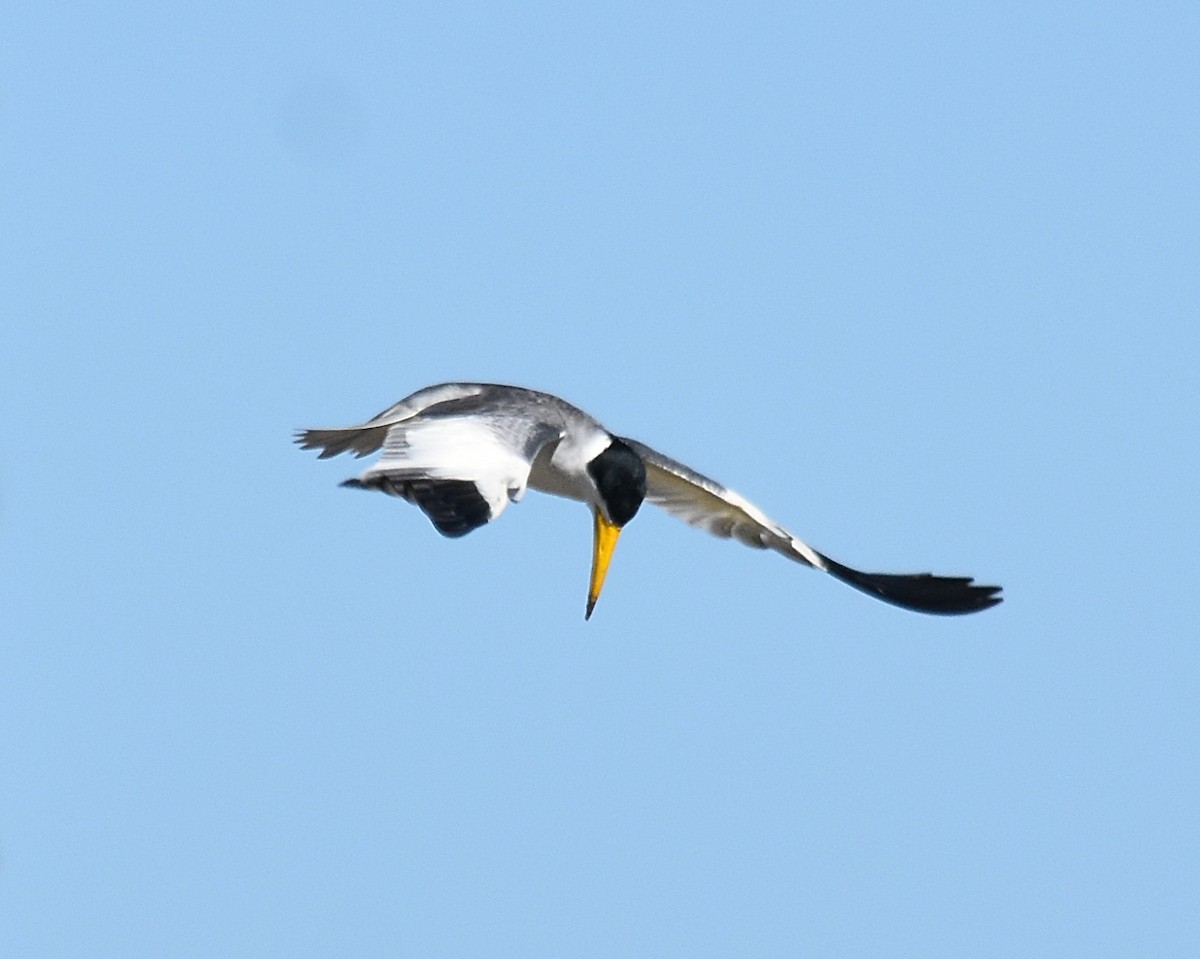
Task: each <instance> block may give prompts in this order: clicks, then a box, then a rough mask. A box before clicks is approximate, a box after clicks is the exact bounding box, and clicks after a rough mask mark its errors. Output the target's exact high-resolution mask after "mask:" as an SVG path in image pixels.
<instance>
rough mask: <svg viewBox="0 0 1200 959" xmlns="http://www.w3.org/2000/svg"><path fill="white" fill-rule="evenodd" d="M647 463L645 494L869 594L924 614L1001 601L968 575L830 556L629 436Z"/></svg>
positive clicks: (694, 521)
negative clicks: (871, 567)
mask: <svg viewBox="0 0 1200 959" xmlns="http://www.w3.org/2000/svg"><path fill="white" fill-rule="evenodd" d="M625 442H626V443H628V444H629V445H630V446H631V447H633V449H634V450H635V451H636V452H637V454H638V455H639V456H641V458H642V461H643V462H644V463H645V464H646V499H647V500H649V501H650V502H651V503H653V504H654V505H655V506H659V507H661V508H662V509H664V510H666V511H667V512H668V513H670V514H671V515H673V516H677V517H678V518H679V519H681V520H683V521H684V522H685V523H689V524H690V525H692V526H698V527H700V528H701V529H704V530H706V531H707V532H709V533H712V534H713V535H714V536H720V537H724V538H732V539H736V540H737V541H738V542H739V543H745V544H746V545H747V546H753V547H755V548H756V549H771V550H774V551H775V552H777V553H779V554H781V555H783V556H786V557H787V558H788V559H791V560H794V561H796V562H798V563H803V564H804V565H806V566H813V567H816V568H817V569H820V570H824V571H825V572H827V573H829V574H830V575H831V576H834V577H836V578H837V579H840V580H841V581H842V582H843V583H846V584H847V585H849V586H853V587H854V588H855V589H858V590H861V591H862V592H864V593H866V594H867V595H869V596H874V597H875V598H876V599H881V600H884V601H885V602H888V603H892V604H894V605H896V606H902V607H904V608H905V609H912V610H917V611H919V612H923V613H944V614H952V613H973V612H977V611H979V610H982V609H987V608H988V607H989V606H995V605H996V604H997V603H999V602H1000V601H1001V598H1000V596H999V595H997V594H998V593H999V592H1000V587H999V586H978V585H975V583H974V580H972V579H971V578H970V577H969V576H934V575H933V574H932V573H899V574H897V573H864V572H862V571H861V570H857V569H853V568H851V567H849V566H844V565H843V564H841V563H839V562H837V561H836V560H832V559H830V558H829V557H828V556H825V555H824V554H822V553H819V552H817V551H816V550H815V549H813V548H812V547H811V546H809V545H808V544H807V543H805V542H804V541H803V540H801V539H799V538H798V537H796V536H794V535H792V534H791V533H789V532H788V531H787V530H786V529H784V528H783V527H782V526H780V525H779V524H778V523H776V522H775V521H774V520H773V519H771V518H770V517H768V516H767V515H766V514H765V513H763V512H762V510H760V509H759V508H758V507H757V506H755V505H754V504H753V503H751V502H750V501H749V500H747V499H746V498H745V497H743V496H741V495H740V494H738V493H735V492H734V491H733V490H731V489H729V488H727V487H725V486H722V485H721V484H720V483H718V482H717V481H716V480H713V479H709V478H708V477H707V476H704V475H703V474H701V473H697V472H696V471H695V470H693V469H691V468H690V467H688V466H684V465H683V464H682V463H679V462H677V461H676V460H673V459H671V458H670V457H669V456H664V455H663V454H662V453H659V452H658V451H657V450H653V449H651V448H650V447H648V446H646V445H645V444H644V443H639V442H637V441H636V440H629V439H626V440H625Z"/></svg>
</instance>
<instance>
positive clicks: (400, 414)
mask: <svg viewBox="0 0 1200 959" xmlns="http://www.w3.org/2000/svg"><path fill="white" fill-rule="evenodd" d="M486 388H487V387H485V386H484V385H483V384H481V383H443V384H441V385H440V386H429V387H426V388H425V389H423V390H417V392H415V393H413V394H412V395H411V396H406V397H405V398H404V399H402V400H401V401H400V402H399V403H393V404H392V405H391V406H389V407H388V408H387V409H386V410H384V411H383V412H382V413H378V414H376V415H375V416H372V417H371V418H370V419H369V420H367V421H366V422H365V423H360V424H359V425H358V426H339V427H331V428H328V429H311V430H300V431H299V432H298V433H296V442H297V443H299V444H300V448H301V449H305V450H316V449H319V450H320V451H321V452H320V455H319V458H320V459H328V458H329V457H331V456H337V455H338V454H339V453H347V452H350V453H353V454H354V455H355V456H360V457H361V456H367V455H369V454H371V453H374V452H375V451H376V450H378V449H379V448H380V447H382V446H383V441H384V440H385V439H386V438H387V434H388V430H390V429H391V428H392V427H393V426H395V425H396V424H397V423H401V422H403V421H405V420H409V419H412V418H413V417H415V416H419V415H420V414H421V413H423V412H425V411H426V410H429V409H431V408H432V407H436V406H438V405H439V404H443V403H449V402H453V401H462V400H466V399H470V398H472V397H478V396H479V395H480V394H481V393H483V392H484V391H485V389H486Z"/></svg>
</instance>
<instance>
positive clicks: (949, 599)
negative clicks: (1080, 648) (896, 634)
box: [818, 554, 1004, 616]
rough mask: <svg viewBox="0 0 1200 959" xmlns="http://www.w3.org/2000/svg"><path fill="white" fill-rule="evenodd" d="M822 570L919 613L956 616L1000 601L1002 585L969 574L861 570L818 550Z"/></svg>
mask: <svg viewBox="0 0 1200 959" xmlns="http://www.w3.org/2000/svg"><path fill="white" fill-rule="evenodd" d="M818 555H819V556H820V557H821V560H822V562H823V563H824V565H825V571H826V572H827V573H829V574H831V575H832V576H834V577H836V578H837V579H840V580H841V581H842V582H843V583H845V584H846V585H848V586H853V587H854V588H855V589H857V590H859V591H860V592H863V593H866V594H867V595H868V596H874V597H875V598H876V599H880V600H883V601H884V602H885V603H891V604H892V605H893V606H900V607H901V608H903V609H911V610H914V611H915V612H919V613H931V614H934V615H942V616H957V615H962V614H965V613H979V612H982V611H983V610H985V609H991V608H992V607H993V606H997V605H999V604H1000V603H1002V602H1004V597H1003V596H1001V595H999V594H1000V592H1001V591H1002V589H1003V587H1001V586H984V585H982V584H979V583H976V582H975V580H974V578H973V577H970V576H935V575H934V574H932V573H864V572H863V571H862V570H857V569H853V568H851V567H849V566H845V565H843V564H842V563H839V562H837V561H836V560H832V559H830V558H829V557H828V556H824V555H821V554H818Z"/></svg>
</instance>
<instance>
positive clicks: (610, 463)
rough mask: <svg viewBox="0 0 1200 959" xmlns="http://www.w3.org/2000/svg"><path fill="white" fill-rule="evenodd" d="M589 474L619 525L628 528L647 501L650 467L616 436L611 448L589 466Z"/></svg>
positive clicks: (606, 506)
mask: <svg viewBox="0 0 1200 959" xmlns="http://www.w3.org/2000/svg"><path fill="white" fill-rule="evenodd" d="M587 471H588V474H589V475H590V476H591V477H592V482H593V483H595V484H596V490H597V491H598V492H599V493H600V498H601V499H602V500H604V506H605V509H607V510H608V518H609V519H610V520H612V521H613V523H614V524H615V525H617V526H624V525H625V524H626V523H628V522H629V521H630V520H631V519H633V518H634V516H636V515H637V511H638V507H640V506H641V505H642V500H644V499H645V498H646V464H644V463H643V462H642V458H641V457H640V456H638V455H637V453H635V452H634V451H633V450H632V449H631V448H630V446H629V445H628V444H627V443H622V442H621V441H620V440H619V439H617V437H615V436H614V437H613V441H612V443H611V444H609V446H608V448H607V449H605V450H604V452H603V453H601V454H600V455H599V456H597V457H596V458H595V459H594V460H592V461H591V462H590V463H588V465H587Z"/></svg>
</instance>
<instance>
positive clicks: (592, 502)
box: [295, 383, 1001, 619]
mask: <svg viewBox="0 0 1200 959" xmlns="http://www.w3.org/2000/svg"><path fill="white" fill-rule="evenodd" d="M295 439H296V442H297V443H299V444H300V446H301V448H303V449H306V450H320V458H321V459H325V458H327V457H330V456H336V455H338V454H339V453H346V452H350V453H354V454H355V455H356V456H359V457H362V456H367V455H369V454H371V453H374V452H376V451H378V450H380V449H382V450H383V453H382V454H381V455H380V457H379V459H378V460H376V461H375V463H374V464H373V465H372V466H370V467H369V468H368V469H367V470H366V471H365V472H363V473H361V474H360V475H358V476H357V477H355V478H353V479H348V480H346V481H345V482H344V483H342V484H341V485H342V486H347V487H351V488H354V489H368V490H379V491H381V492H384V493H388V494H390V495H392V496H398V497H400V498H401V499H404V500H407V501H408V502H410V503H413V504H415V505H416V506H418V507H420V509H421V510H422V511H423V512H424V513H425V515H426V516H428V517H429V519H430V520H431V521H432V522H433V525H434V526H435V527H436V528H437V530H438V532H439V533H441V534H442V535H443V536H450V537H457V536H465V535H466V534H467V533H469V532H471V531H472V530H474V529H478V528H479V527H480V526H484V525H486V524H488V523H490V522H492V521H493V520H495V519H497V518H499V517H500V515H501V514H502V513H503V512H504V510H505V509H506V508H507V506H508V504H509V503H515V502H518V501H520V499H521V498H522V496H524V494H525V490H526V489H527V488H529V487H532V488H533V489H535V490H540V491H542V492H545V493H550V494H553V495H556V496H564V497H566V498H568V499H573V500H578V501H580V502H582V503H585V504H587V505H588V506H589V507H590V508H591V511H592V516H593V545H592V572H591V580H590V582H589V586H588V595H587V608H586V612H585V614H584V618H585V619H590V618H591V615H592V610H594V609H595V607H596V601H597V600H598V599H599V598H600V590H601V589H602V588H603V586H604V578H605V576H606V575H607V573H608V566H609V562H610V561H611V559H612V555H613V548H614V547H615V546H616V543H617V537H618V536H619V535H620V533H621V530H622V529H624V527H625V526H626V525H627V524H628V523H629V521H630V520H632V519H633V518H634V516H636V515H637V512H638V509H639V508H640V507H641V505H642V502H643V501H647V500H648V501H649V502H651V503H653V504H654V505H655V506H658V507H661V508H662V509H664V510H666V511H667V512H668V513H670V514H672V515H673V516H676V517H678V518H679V519H681V520H683V521H684V522H685V523H689V524H691V525H692V526H698V527H700V528H701V529H704V530H707V531H708V532H709V533H712V534H713V535H714V536H720V537H723V538H727V539H728V538H732V539H735V540H737V541H738V542H740V543H744V544H745V545H747V546H752V547H754V548H755V549H770V550H774V551H775V552H777V553H780V554H781V555H783V556H786V557H787V558H788V559H790V560H793V561H795V562H797V563H800V564H801V565H803V566H811V567H813V568H814V569H819V570H823V571H824V572H826V573H829V574H830V575H831V576H833V577H835V578H836V579H839V580H841V581H842V582H843V583H846V584H847V585H849V586H853V587H854V588H855V589H857V590H860V591H862V592H863V593H866V594H867V595H868V596H874V597H875V598H876V599H881V600H884V601H885V602H888V603H892V604H893V605H895V606H901V607H903V608H905V609H911V610H916V611H918V612H922V613H938V614H956V613H974V612H978V611H980V610H983V609H987V608H988V607H990V606H995V605H996V604H997V603H999V602H1000V601H1001V597H1000V596H999V595H998V594H999V593H1000V589H1001V588H1000V587H999V586H980V585H976V584H975V582H974V580H973V579H972V578H971V577H968V576H935V575H933V574H932V573H904V574H896V573H864V572H862V571H861V570H857V569H853V568H851V567H849V566H845V565H843V564H842V563H839V562H837V561H836V560H833V559H830V558H829V557H828V556H825V555H824V554H823V553H819V552H817V551H816V550H815V549H813V548H812V547H811V546H809V545H808V544H807V543H804V542H803V541H802V540H800V539H799V538H797V537H796V536H793V535H792V534H791V533H789V532H788V531H787V530H786V529H784V528H783V527H782V526H780V525H779V524H778V523H776V522H775V521H774V520H773V519H771V518H769V517H768V516H767V515H766V514H765V513H763V512H762V510H760V509H759V508H758V507H757V506H755V505H754V504H753V503H751V502H750V501H749V500H747V499H745V498H744V497H742V496H741V495H739V494H738V493H735V492H734V491H733V490H731V489H728V488H727V487H725V486H722V485H721V484H720V483H718V482H716V481H715V480H711V479H709V478H708V477H707V476H703V475H701V474H700V473H697V472H696V471H695V470H693V469H691V468H689V467H687V466H684V465H683V464H682V463H678V462H676V461H675V460H673V459H671V458H670V457H667V456H664V455H663V454H662V453H659V452H657V451H655V450H653V449H651V448H650V447H649V446H646V445H645V444H643V443H639V442H638V441H637V440H631V439H628V438H626V437H620V436H617V435H615V434H613V433H611V432H609V431H608V430H607V429H605V428H604V427H603V426H602V425H601V424H600V423H599V422H598V421H597V420H596V419H594V418H593V417H592V416H590V415H588V414H587V413H585V412H584V411H583V410H581V409H578V408H577V407H575V406H572V405H571V404H570V403H568V402H567V401H566V400H563V399H560V398H559V397H557V396H553V395H551V394H549V393H539V392H537V391H535V390H528V389H523V388H521V387H516V386H500V385H497V384H491V383H443V384H440V385H438V386H430V387H426V388H425V389H423V390H418V391H417V392H416V393H413V394H412V395H411V396H408V397H405V398H404V399H402V400H400V402H398V403H396V404H394V405H392V406H389V407H388V408H387V409H386V410H384V411H383V412H382V413H380V414H378V415H377V416H373V417H372V418H371V419H369V420H367V421H366V422H365V423H362V424H360V425H359V426H348V427H341V428H334V429H308V430H301V431H299V432H298V433H297V434H296V437H295Z"/></svg>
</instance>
